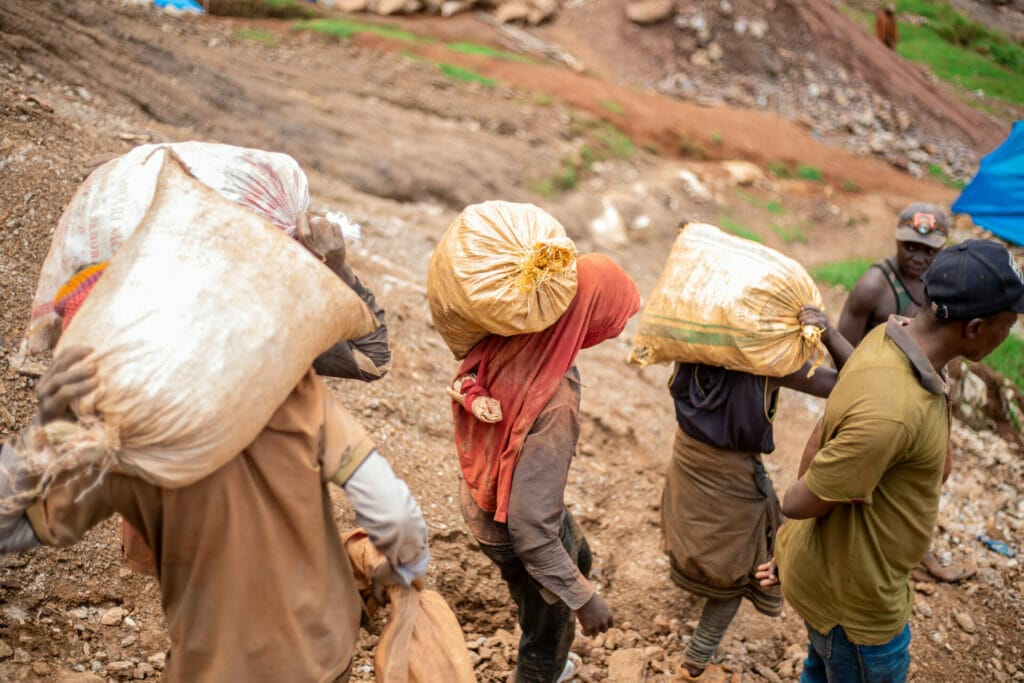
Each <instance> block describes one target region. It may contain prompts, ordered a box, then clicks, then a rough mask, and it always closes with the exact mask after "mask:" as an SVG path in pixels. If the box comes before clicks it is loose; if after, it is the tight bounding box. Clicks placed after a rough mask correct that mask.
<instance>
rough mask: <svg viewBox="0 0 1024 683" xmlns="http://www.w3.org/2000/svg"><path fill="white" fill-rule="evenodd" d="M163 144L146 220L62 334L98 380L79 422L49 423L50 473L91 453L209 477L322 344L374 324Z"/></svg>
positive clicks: (296, 250)
mask: <svg viewBox="0 0 1024 683" xmlns="http://www.w3.org/2000/svg"><path fill="white" fill-rule="evenodd" d="M161 153H162V154H166V158H165V159H164V161H163V166H162V168H161V170H160V174H159V179H158V182H157V189H156V193H155V196H154V199H153V203H152V205H151V206H150V208H149V210H148V211H147V213H146V215H145V218H144V219H143V220H142V223H141V224H140V226H139V227H138V229H137V230H136V231H135V233H134V234H133V235H132V237H131V238H130V239H129V240H128V242H126V243H125V244H124V246H123V247H121V249H120V250H119V251H118V252H117V254H116V255H115V256H114V258H113V259H112V260H111V261H110V265H109V266H108V268H107V270H106V272H105V273H104V275H103V278H102V279H101V280H100V281H99V282H98V283H97V285H96V287H95V288H94V289H93V290H92V292H91V293H90V295H89V298H88V299H86V301H85V303H84V304H83V305H82V308H81V309H80V311H79V312H78V314H77V315H76V316H75V317H74V319H73V320H72V322H71V324H70V325H69V326H68V327H67V329H66V330H65V331H64V334H63V335H62V337H61V339H60V343H59V344H58V347H57V351H58V352H59V351H60V350H61V349H62V348H64V347H71V346H90V347H92V348H93V349H94V353H93V355H92V356H91V358H92V359H93V360H95V362H96V363H97V365H98V372H97V376H98V378H99V382H100V384H99V388H98V389H97V390H96V391H95V392H93V393H92V394H90V395H89V396H87V397H85V399H83V400H82V401H81V402H80V404H79V405H77V406H75V412H76V413H77V414H78V415H79V417H80V421H79V423H78V424H70V423H54V424H53V425H52V426H51V425H48V426H47V427H46V428H45V430H44V432H45V434H46V437H47V439H46V441H47V443H46V444H45V448H46V450H47V453H46V454H45V455H46V458H45V459H46V460H47V462H49V463H50V468H51V471H50V472H49V474H51V475H53V474H56V473H59V472H60V471H66V470H69V469H72V468H80V466H81V465H82V464H89V463H93V464H96V465H98V466H104V465H112V466H114V467H117V468H119V469H120V470H123V471H126V472H127V473H129V474H134V475H137V476H139V477H141V478H143V479H145V480H147V481H149V482H151V483H154V484H157V485H159V486H163V487H168V488H175V487H180V486H185V485H187V484H190V483H192V482H194V481H196V480H198V479H201V478H202V477H205V476H206V475H208V474H210V473H212V472H213V471H214V470H216V469H218V468H219V467H220V466H221V465H223V464H224V463H225V462H227V461H228V460H229V459H231V458H232V457H234V456H235V455H236V454H238V453H240V452H241V451H242V450H243V449H244V448H245V447H246V445H248V444H249V443H250V442H251V441H252V440H253V439H254V438H255V437H256V435H257V434H258V433H259V432H260V430H262V429H263V427H264V425H265V424H266V422H267V420H268V419H270V416H271V415H272V414H273V412H274V411H275V410H276V409H277V407H278V406H279V405H280V404H281V402H282V401H284V399H285V398H287V396H288V394H289V393H290V392H291V391H292V389H293V388H294V387H295V385H296V383H297V382H298V381H299V379H301V377H302V376H303V374H304V373H306V372H307V371H308V370H309V367H310V365H311V364H312V362H313V359H314V358H316V356H317V355H319V354H320V353H322V352H323V351H325V350H326V349H327V348H329V347H330V346H331V345H333V344H335V343H336V342H338V341H340V340H343V339H351V338H355V337H359V336H362V335H364V334H368V333H369V332H371V331H373V330H374V329H375V328H376V326H377V321H376V320H375V318H374V317H373V315H372V313H371V312H370V310H369V309H368V308H367V307H366V306H365V304H363V302H362V301H361V300H360V299H359V297H358V296H357V295H356V293H355V292H354V291H352V290H351V289H350V288H349V287H347V286H346V285H345V284H344V283H342V282H341V280H340V279H338V277H337V276H335V275H334V273H332V272H331V271H330V270H329V269H328V268H327V267H326V266H324V265H323V264H321V263H320V262H318V261H317V259H316V258H314V257H313V256H312V255H311V254H310V253H309V252H307V251H306V250H305V249H304V248H303V247H302V246H301V245H299V244H298V243H297V242H295V241H294V240H293V239H291V238H290V237H288V236H287V235H285V234H284V233H283V232H282V231H281V230H279V229H277V228H275V227H273V226H272V225H271V224H269V223H268V222H266V221H264V220H263V219H261V218H260V217H258V216H257V215H256V214H255V213H253V212H252V211H248V210H246V209H244V208H242V207H240V206H238V205H237V204H234V203H232V202H230V201H228V200H227V199H225V198H224V197H222V196H221V195H219V194H218V193H217V192H215V191H214V190H212V189H210V188H209V187H206V186H205V185H203V184H202V183H200V182H198V181H197V180H195V179H194V178H193V177H191V176H189V175H188V173H187V172H186V171H185V170H184V169H183V167H182V165H181V164H180V163H179V161H178V160H177V157H175V156H174V155H173V154H172V153H164V152H161ZM227 226H230V229H225V228H226V227H227ZM53 468H56V471H54V470H53Z"/></svg>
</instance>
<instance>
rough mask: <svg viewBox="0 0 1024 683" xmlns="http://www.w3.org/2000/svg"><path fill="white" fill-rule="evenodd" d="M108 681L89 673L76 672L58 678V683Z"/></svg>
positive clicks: (103, 682)
mask: <svg viewBox="0 0 1024 683" xmlns="http://www.w3.org/2000/svg"><path fill="white" fill-rule="evenodd" d="M106 680H107V679H105V678H101V677H99V676H97V675H96V674H94V673H90V672H88V671H76V672H75V673H66V674H62V675H60V676H58V677H57V683H106Z"/></svg>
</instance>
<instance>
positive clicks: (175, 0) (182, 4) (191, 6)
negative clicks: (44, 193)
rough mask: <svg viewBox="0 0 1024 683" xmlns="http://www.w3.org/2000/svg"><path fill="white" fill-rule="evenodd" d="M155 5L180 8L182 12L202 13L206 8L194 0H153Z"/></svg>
mask: <svg viewBox="0 0 1024 683" xmlns="http://www.w3.org/2000/svg"><path fill="white" fill-rule="evenodd" d="M153 5H154V6H155V7H167V8H170V9H176V10H180V11H182V12H196V13H199V14H202V13H204V12H205V11H206V10H204V9H203V6H202V5H200V4H199V3H198V2H196V1H195V0H153Z"/></svg>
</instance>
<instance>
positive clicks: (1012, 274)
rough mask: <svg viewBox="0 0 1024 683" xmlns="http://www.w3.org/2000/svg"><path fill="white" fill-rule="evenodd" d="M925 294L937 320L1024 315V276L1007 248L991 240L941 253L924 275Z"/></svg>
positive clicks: (954, 247)
mask: <svg viewBox="0 0 1024 683" xmlns="http://www.w3.org/2000/svg"><path fill="white" fill-rule="evenodd" d="M924 291H925V294H927V295H928V299H929V300H930V301H931V302H932V311H933V312H934V313H935V316H936V317H938V318H944V319H949V320H969V319H971V318H984V317H985V316H988V315H993V314H995V313H1000V312H1002V311H1013V312H1014V313H1024V274H1021V270H1020V266H1018V265H1017V262H1016V261H1014V260H1013V256H1012V255H1011V254H1010V252H1009V251H1007V249H1006V247H1004V246H1003V245H1001V244H999V243H998V242H992V241H990V240H966V241H964V242H961V243H960V244H957V245H954V246H952V247H946V248H945V249H943V250H942V251H940V252H939V253H938V254H937V255H936V256H935V260H934V261H932V265H931V267H930V268H929V269H928V270H927V272H925V274H924Z"/></svg>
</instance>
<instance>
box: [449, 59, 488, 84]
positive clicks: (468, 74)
mask: <svg viewBox="0 0 1024 683" xmlns="http://www.w3.org/2000/svg"><path fill="white" fill-rule="evenodd" d="M437 67H438V68H439V69H441V73H443V74H444V75H445V76H447V77H448V78H453V79H455V80H456V81H462V82H463V83H479V84H481V85H485V86H487V87H488V88H493V87H494V86H496V85H498V82H497V81H496V80H494V79H493V78H488V77H487V76H483V75H481V74H478V73H477V72H475V71H471V70H470V69H466V68H464V67H461V66H456V65H455V64H446V63H444V62H441V63H439V64H438V65H437Z"/></svg>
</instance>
